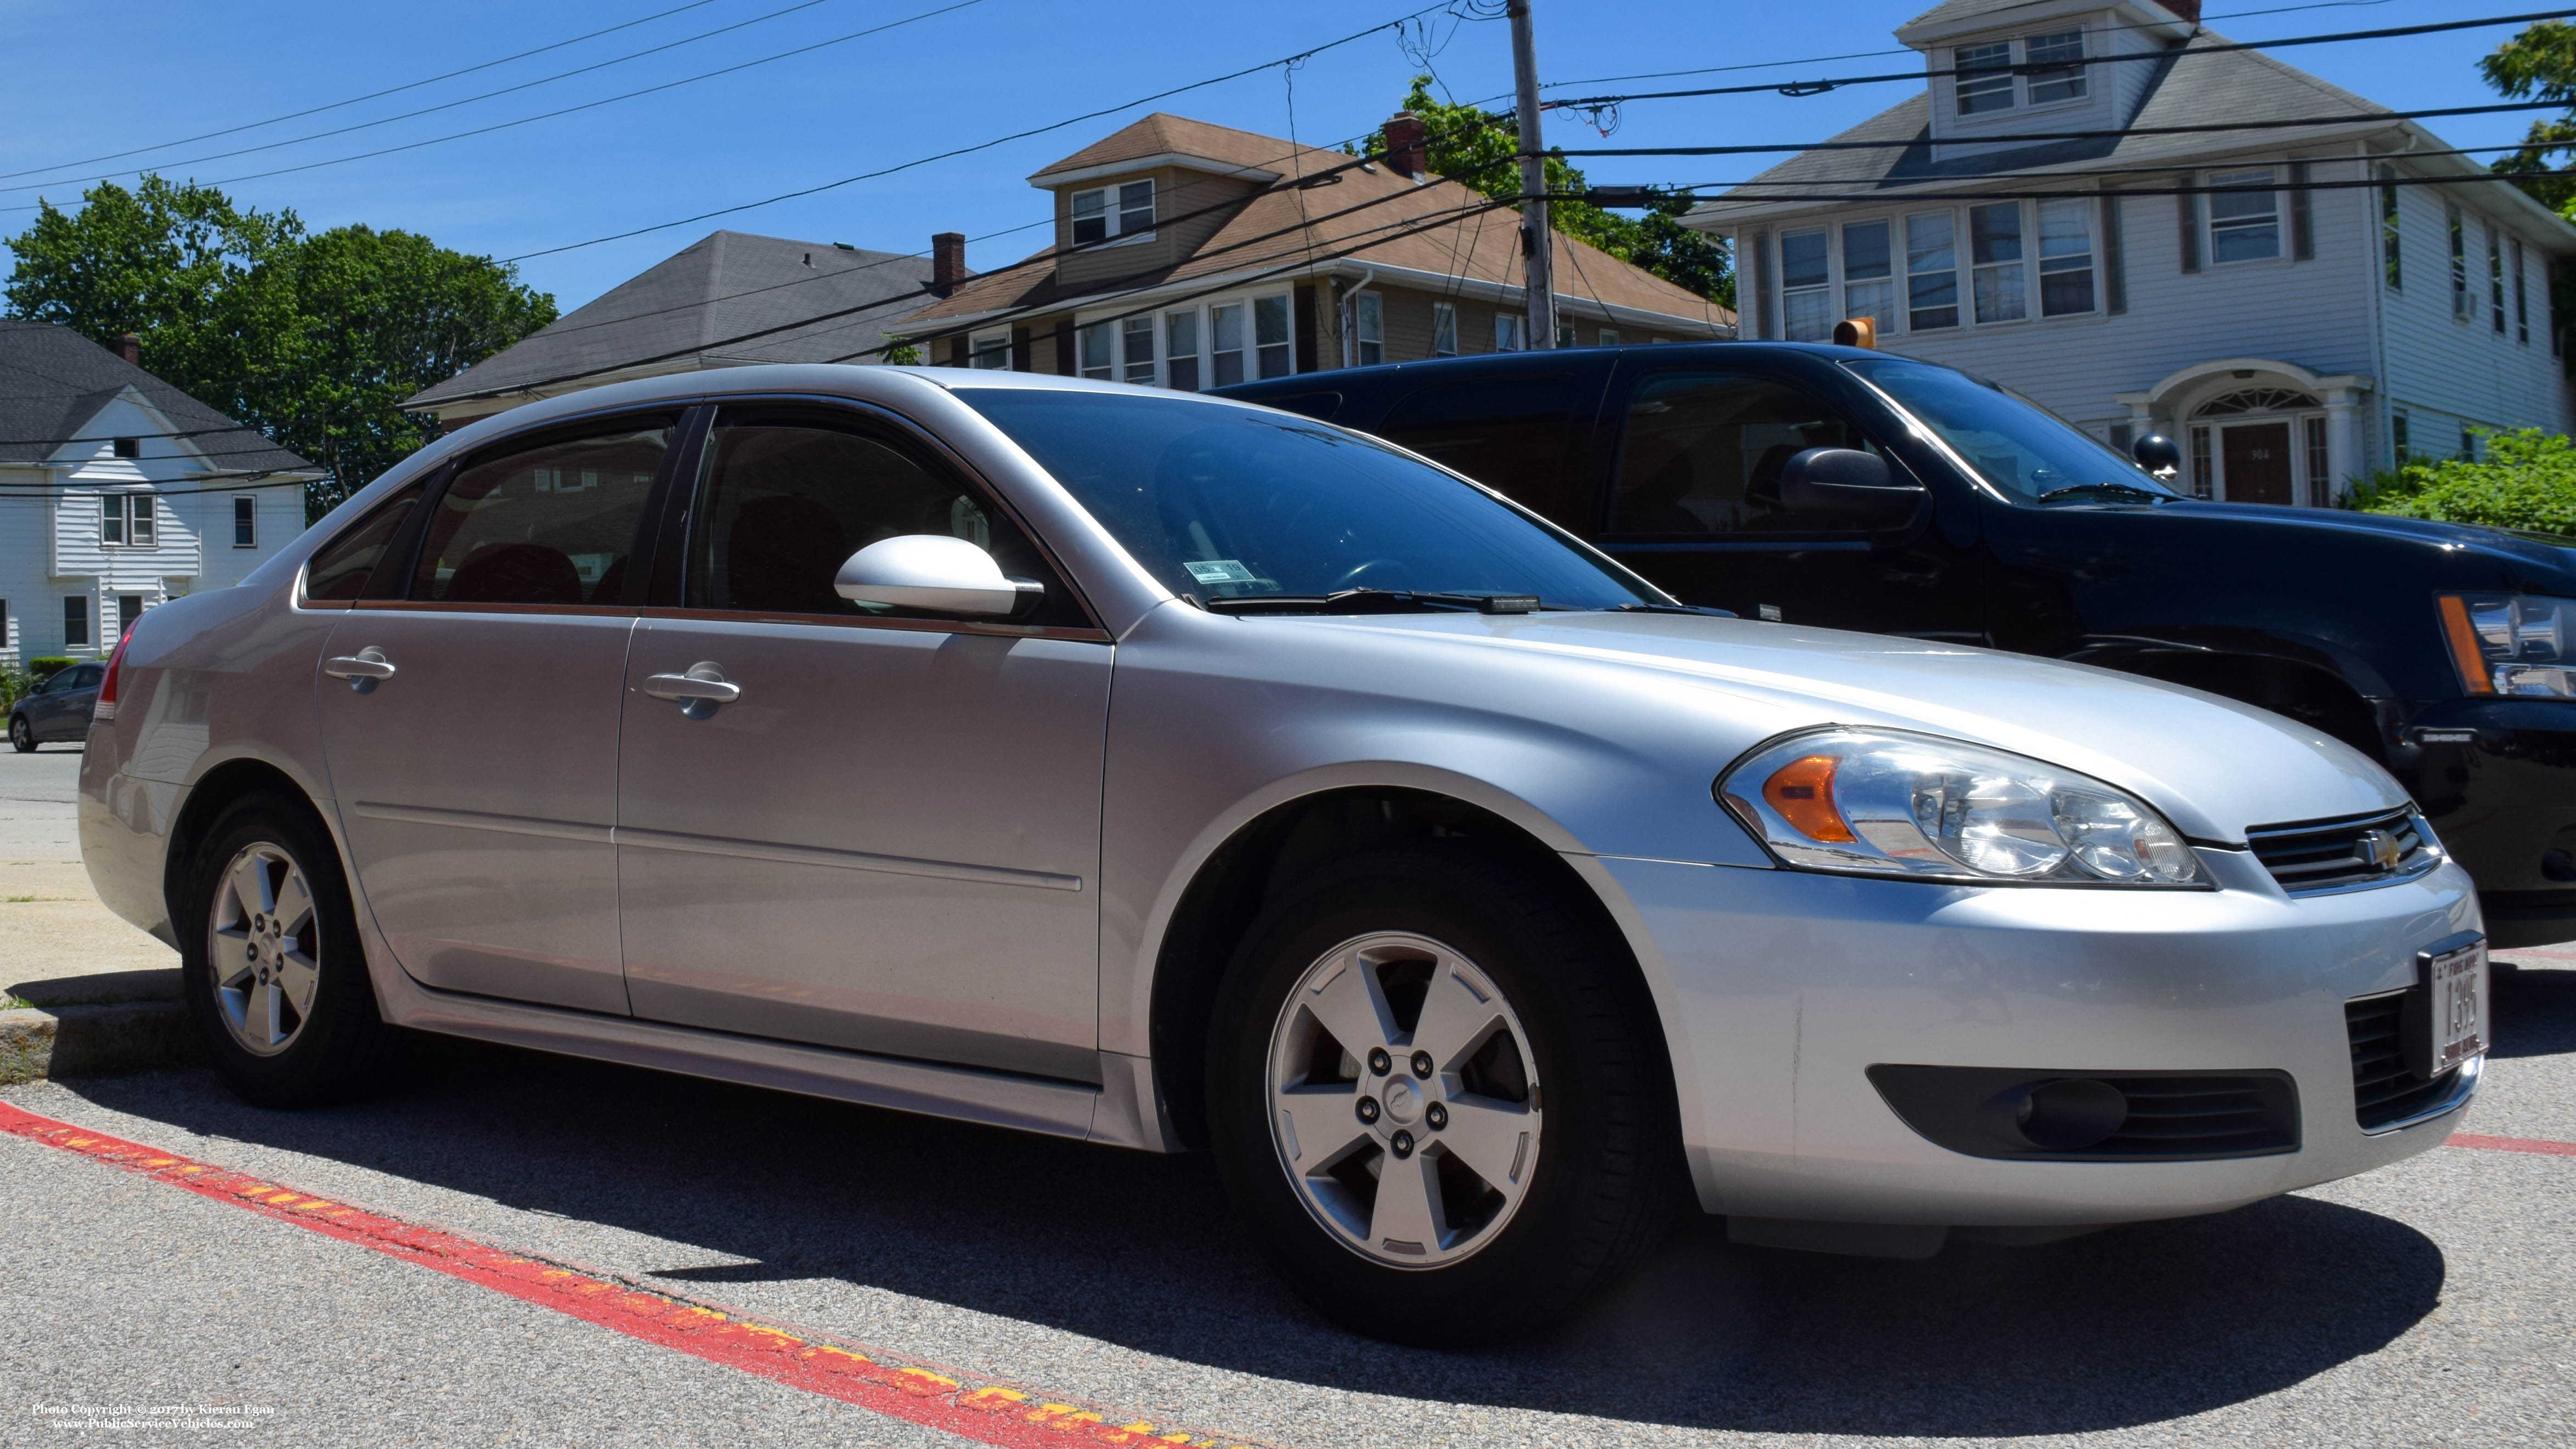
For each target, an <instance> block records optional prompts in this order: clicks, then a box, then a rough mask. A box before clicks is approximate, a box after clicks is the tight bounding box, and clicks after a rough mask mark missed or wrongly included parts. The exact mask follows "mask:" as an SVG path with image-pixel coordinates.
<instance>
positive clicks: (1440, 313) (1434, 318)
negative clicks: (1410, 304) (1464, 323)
mask: <svg viewBox="0 0 2576 1449" xmlns="http://www.w3.org/2000/svg"><path fill="white" fill-rule="evenodd" d="M1431 355H1432V356H1434V357H1455V356H1457V355H1458V309H1457V308H1456V307H1455V306H1453V305H1452V304H1450V303H1447V302H1434V303H1432V304H1431Z"/></svg>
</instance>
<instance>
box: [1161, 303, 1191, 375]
mask: <svg viewBox="0 0 2576 1449" xmlns="http://www.w3.org/2000/svg"><path fill="white" fill-rule="evenodd" d="M1163 374H1164V379H1165V382H1166V384H1167V385H1168V386H1171V387H1174V388H1177V389H1179V390H1180V391H1182V392H1197V391H1198V390H1199V314H1198V313H1197V312H1196V311H1187V312H1166V313H1164V314H1163Z"/></svg>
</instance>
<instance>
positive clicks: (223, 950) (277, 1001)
mask: <svg viewBox="0 0 2576 1449" xmlns="http://www.w3.org/2000/svg"><path fill="white" fill-rule="evenodd" d="M321 938H322V930H321V922H320V919H319V918H318V917H317V916H316V915H315V914H314V911H313V891H312V888H311V887H310V886H309V885H307V884H306V882H305V879H304V871H303V868H302V867H300V866H298V865H297V864H296V863H295V859H294V857H292V856H290V855H288V854H287V853H286V852H285V850H283V849H282V848H280V847H278V846H275V845H269V844H266V843H261V844H254V845H249V846H245V847H243V849H242V851H241V853H240V854H238V855H235V856H234V857H233V860H232V864H231V865H229V866H227V867H225V869H224V875H223V879H222V880H221V881H220V882H219V883H218V884H217V885H216V887H215V899H214V905H213V907H212V908H211V909H210V911H209V912H208V920H207V923H206V959H207V961H208V962H209V963H211V964H212V966H213V969H214V979H215V980H214V984H215V1005H216V1007H217V1008H218V1009H219V1010H220V1011H221V1012H222V1013H223V1018H224V1025H226V1026H227V1027H229V1028H231V1030H232V1034H233V1040H235V1041H237V1042H239V1043H240V1044H241V1045H242V1047H243V1048H244V1049H245V1050H248V1051H250V1052H252V1053H253V1054H255V1055H258V1056H275V1055H277V1054H278V1053H279V1052H282V1051H284V1050H286V1049H287V1048H288V1047H289V1046H291V1045H293V1044H294V1042H295V1038H296V1037H297V1035H299V1034H300V1033H301V1032H302V1031H303V1030H304V1026H305V1023H306V1021H308V1020H309V1019H310V1018H311V1016H312V1014H313V991H314V988H315V987H316V986H317V985H319V984H320V982H321V967H320V964H319V955H320V946H321Z"/></svg>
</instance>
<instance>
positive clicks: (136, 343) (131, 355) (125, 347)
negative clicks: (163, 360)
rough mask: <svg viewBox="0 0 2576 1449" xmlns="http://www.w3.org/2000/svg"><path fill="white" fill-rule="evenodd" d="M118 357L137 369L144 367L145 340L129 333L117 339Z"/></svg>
mask: <svg viewBox="0 0 2576 1449" xmlns="http://www.w3.org/2000/svg"><path fill="white" fill-rule="evenodd" d="M116 355H117V356H119V357H122V358H124V359H125V360H126V361H127V362H129V363H132V364H133V365H134V366H136V367H141V366H142V365H143V339H142V338H140V337H137V336H135V335H134V334H133V333H131V332H128V333H126V334H125V335H124V336H122V337H119V338H117V339H116Z"/></svg>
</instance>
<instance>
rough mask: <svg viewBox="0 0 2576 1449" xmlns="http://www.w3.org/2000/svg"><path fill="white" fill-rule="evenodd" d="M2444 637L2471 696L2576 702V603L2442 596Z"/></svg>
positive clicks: (2526, 596)
mask: <svg viewBox="0 0 2576 1449" xmlns="http://www.w3.org/2000/svg"><path fill="white" fill-rule="evenodd" d="M2437 602H2438V604H2439V606H2440V608H2441V611H2442V635H2443V637H2444V638H2445V639H2447V640H2448V641H2449V642H2450V646H2451V662H2452V663H2453V664H2455V665H2457V666H2459V670H2460V687H2461V688H2463V689H2465V690H2467V691H2468V692H2469V693H2471V694H2517V695H2536V696H2539V697H2541V698H2544V699H2576V657H2571V655H2570V647H2571V645H2576V599H2553V598H2550V597H2548V596H2547V595H2545V594H2443V595H2440V596H2439V598H2438V600H2437Z"/></svg>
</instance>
